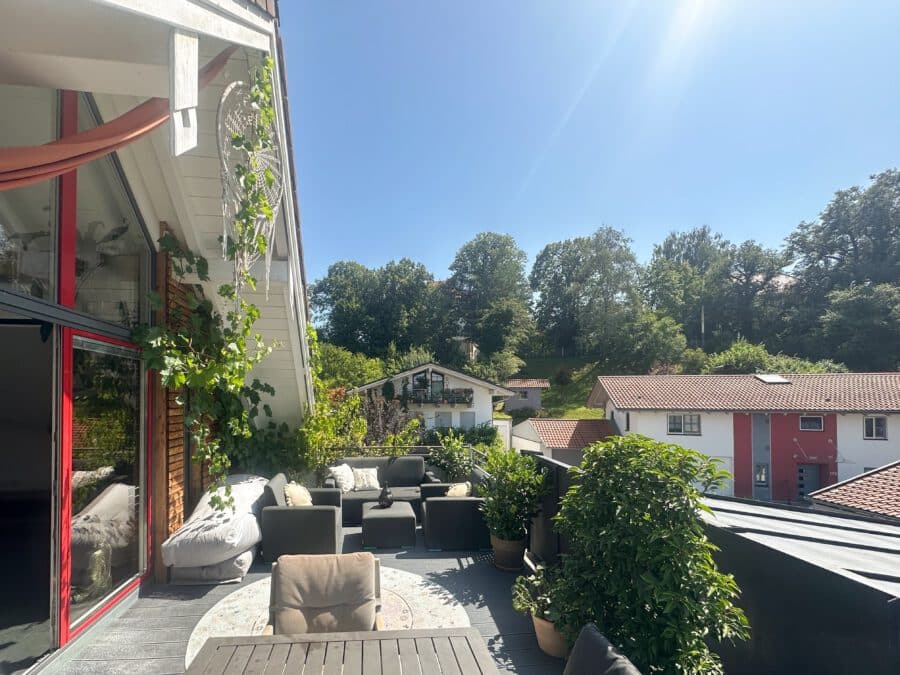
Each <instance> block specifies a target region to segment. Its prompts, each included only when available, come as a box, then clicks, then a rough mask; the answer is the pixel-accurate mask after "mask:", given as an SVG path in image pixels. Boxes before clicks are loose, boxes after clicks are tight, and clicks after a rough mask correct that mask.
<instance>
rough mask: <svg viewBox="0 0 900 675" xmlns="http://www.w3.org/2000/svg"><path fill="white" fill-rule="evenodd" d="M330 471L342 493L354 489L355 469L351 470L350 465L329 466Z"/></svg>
mask: <svg viewBox="0 0 900 675" xmlns="http://www.w3.org/2000/svg"><path fill="white" fill-rule="evenodd" d="M328 470H329V471H330V472H331V475H332V476H333V477H334V482H335V483H337V486H338V487H339V488H341V492H350V491H351V490H352V489H353V486H354V482H353V469H351V468H350V465H349V464H339V465H338V466H329V467H328Z"/></svg>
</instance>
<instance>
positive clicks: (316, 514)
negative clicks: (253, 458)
mask: <svg viewBox="0 0 900 675" xmlns="http://www.w3.org/2000/svg"><path fill="white" fill-rule="evenodd" d="M286 484H287V478H286V477H285V475H284V474H283V473H279V474H278V475H276V476H275V477H273V478H272V480H270V481H269V482H268V483H266V487H265V502H264V503H265V506H264V507H263V509H262V515H261V517H260V520H261V526H262V555H263V558H264V559H265V560H267V561H269V562H274V561H276V560H278V558H279V557H280V556H282V555H297V554H312V553H332V554H334V553H340V552H341V549H342V547H343V545H344V537H343V531H342V529H341V491H340V490H339V489H337V488H312V489H311V490H310V491H309V493H310V495H312V499H313V503H312V506H288V505H287V502H286V501H285V499H284V486H285V485H286Z"/></svg>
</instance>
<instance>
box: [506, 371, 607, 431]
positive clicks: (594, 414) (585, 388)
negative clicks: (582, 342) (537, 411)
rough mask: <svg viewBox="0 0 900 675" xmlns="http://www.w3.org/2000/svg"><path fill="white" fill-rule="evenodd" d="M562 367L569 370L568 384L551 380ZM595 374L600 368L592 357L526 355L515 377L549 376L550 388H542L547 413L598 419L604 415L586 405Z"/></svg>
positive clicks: (573, 417) (542, 399) (598, 372)
mask: <svg viewBox="0 0 900 675" xmlns="http://www.w3.org/2000/svg"><path fill="white" fill-rule="evenodd" d="M561 368H570V369H571V370H572V383H571V384H567V385H560V384H557V383H556V382H555V381H554V376H555V375H556V373H557V372H559V370H560V369H561ZM597 375H600V369H599V368H598V366H597V364H596V363H595V362H594V361H589V360H587V359H583V358H579V357H571V358H562V357H542V358H533V359H529V360H528V362H527V363H526V364H525V367H524V368H523V369H522V370H521V372H520V373H518V375H517V377H546V378H548V379H550V389H548V390H545V391H544V393H543V396H542V397H541V402H542V403H543V404H544V409H545V410H546V411H547V413H548V415H549V416H550V417H565V418H570V419H599V418H602V417H603V411H602V410H600V409H597V408H587V407H585V403H587V399H588V396H589V395H590V393H591V389H593V388H594V382H596V381H597Z"/></svg>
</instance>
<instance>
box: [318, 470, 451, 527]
mask: <svg viewBox="0 0 900 675" xmlns="http://www.w3.org/2000/svg"><path fill="white" fill-rule="evenodd" d="M337 463H338V464H348V465H349V466H350V468H351V469H373V468H375V469H378V484H379V485H380V486H382V487H384V484H385V482H387V483H388V485H389V487H390V491H391V494H392V495H393V498H394V501H404V502H409V505H410V506H411V507H412V510H413V513H415V514H416V521H417V522H421V520H422V485H424V484H427V483H436V482H438V479H437V477H435V476H434V475H433V474H431V473H426V472H425V458H424V457H421V456H418V455H404V456H402V457H345V458H343V459H340V460H338V462H337ZM325 487H327V488H335V487H337V482H336V481H335V479H334V477H333V476H329V477H327V478H326V479H325ZM380 493H381V490H351V491H350V492H344V493H343V494H342V495H341V511H342V518H343V522H344V525H359V524H361V523H362V513H363V504H364V503H365V502H376V501H378V495H379V494H380Z"/></svg>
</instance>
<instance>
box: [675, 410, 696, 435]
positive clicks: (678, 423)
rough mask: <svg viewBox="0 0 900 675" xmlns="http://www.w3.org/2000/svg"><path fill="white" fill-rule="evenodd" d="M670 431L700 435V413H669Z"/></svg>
mask: <svg viewBox="0 0 900 675" xmlns="http://www.w3.org/2000/svg"><path fill="white" fill-rule="evenodd" d="M669 433H670V434H684V435H685V436H699V435H700V415H669Z"/></svg>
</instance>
